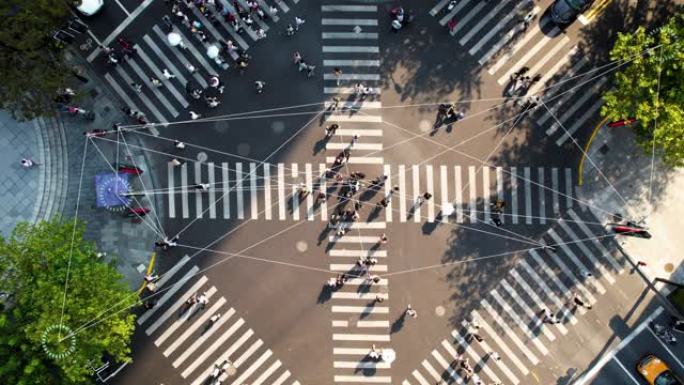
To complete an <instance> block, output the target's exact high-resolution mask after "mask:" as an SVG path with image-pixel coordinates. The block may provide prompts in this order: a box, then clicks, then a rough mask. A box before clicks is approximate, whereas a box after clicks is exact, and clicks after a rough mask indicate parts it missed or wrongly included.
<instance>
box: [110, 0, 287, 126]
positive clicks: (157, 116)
mask: <svg viewBox="0 0 684 385" xmlns="http://www.w3.org/2000/svg"><path fill="white" fill-rule="evenodd" d="M298 1H299V0H259V1H257V3H258V4H259V7H260V8H261V10H262V11H263V12H265V13H266V14H267V15H268V14H270V7H271V5H273V6H274V7H275V8H276V9H277V10H278V13H277V14H275V15H272V16H271V17H267V19H266V21H263V20H261V19H260V18H259V17H258V16H257V15H256V14H253V15H252V18H253V19H254V20H255V27H254V28H262V29H264V31H266V32H268V30H269V23H276V22H278V20H279V19H280V17H279V16H278V15H281V16H282V15H284V14H285V13H287V12H289V10H290V6H288V4H287V2H291V3H292V4H296V3H297V2H298ZM221 2H222V4H223V5H224V7H226V9H227V10H228V11H230V12H231V13H233V15H235V17H236V18H238V19H240V17H239V15H238V14H237V13H236V12H235V11H234V8H233V5H232V4H233V3H232V2H230V1H225V0H221ZM241 6H242V7H245V8H246V9H249V8H248V7H247V3H246V2H244V1H242V2H241ZM186 14H187V15H188V17H190V20H191V21H193V20H196V21H198V22H200V23H201V24H202V25H203V28H202V29H203V31H204V32H205V33H206V35H207V37H208V38H209V39H208V40H207V42H202V41H201V40H200V39H199V37H197V36H196V35H195V34H193V33H192V32H191V31H190V30H189V29H188V28H186V27H185V26H183V25H182V24H181V23H180V22H178V19H177V18H176V17H175V16H174V15H169V16H170V17H171V20H172V21H173V23H174V31H175V32H176V33H178V34H179V35H181V36H182V38H183V45H184V46H185V47H186V48H185V49H184V48H181V47H179V46H177V47H172V46H171V45H170V44H169V42H168V38H167V36H166V35H167V34H166V32H165V31H164V29H163V23H162V21H161V19H160V20H159V24H158V25H153V26H152V28H151V29H150V30H148V32H147V33H145V34H143V35H142V37H141V38H140V39H136V40H135V41H134V43H135V48H136V52H137V53H136V54H135V55H133V57H131V58H129V59H128V60H121V61H120V62H119V64H118V65H117V66H116V67H114V68H112V69H110V70H109V71H108V72H107V73H105V74H104V78H105V80H106V82H107V84H108V85H109V86H110V87H111V88H112V90H114V93H115V94H116V95H117V96H118V97H119V98H120V99H121V100H122V101H123V102H124V105H126V106H127V107H129V108H131V109H132V110H135V111H141V112H143V113H145V115H146V117H147V121H149V122H161V123H166V122H171V121H174V120H187V119H188V118H189V114H188V110H189V109H191V107H192V105H196V104H198V103H199V104H200V105H201V107H204V106H203V104H204V101H202V100H197V101H196V100H193V99H192V98H191V97H190V96H189V95H188V94H187V92H186V84H187V83H188V82H192V84H197V85H198V86H200V87H201V88H204V89H205V88H207V79H208V77H209V76H210V75H215V74H218V75H219V76H220V77H222V78H223V79H224V80H227V77H228V76H230V75H232V72H231V71H229V70H226V69H225V66H224V65H222V64H221V63H220V62H219V61H216V60H214V59H211V58H209V57H208V56H207V54H206V52H207V48H208V47H209V45H211V44H217V43H216V42H220V41H228V40H232V41H233V42H234V43H235V45H236V46H237V47H239V48H241V49H242V50H248V49H249V48H250V47H251V45H253V44H256V41H257V37H256V34H255V33H254V31H253V30H252V29H251V28H249V27H246V26H244V23H242V21H241V20H240V21H239V23H242V25H243V27H244V30H245V31H246V33H241V34H239V33H237V32H236V31H235V30H234V28H233V27H232V26H231V25H230V24H229V23H228V22H226V21H225V19H224V18H223V17H222V16H220V15H219V16H218V17H217V18H216V21H215V22H213V23H212V22H210V21H209V20H208V19H207V18H206V17H205V16H204V15H203V14H202V13H201V12H199V10H197V9H196V7H192V8H191V9H190V11H189V12H186ZM231 56H232V57H231ZM235 57H237V54H233V55H228V54H226V55H225V60H226V62H227V64H228V65H229V66H230V67H234V65H233V59H234V58H235ZM103 60H104V59H103ZM192 67H194V69H195V71H194V72H191V71H190V68H192ZM165 69H166V70H167V71H168V72H169V73H171V74H172V75H174V76H175V78H172V79H166V78H165V77H164V75H163V72H164V70H165ZM229 74H230V75H229ZM152 78H155V79H158V80H160V81H161V85H160V86H155V85H154V84H152V81H151V79H152ZM132 83H135V84H140V85H142V86H143V87H142V90H141V91H140V92H136V90H135V89H134V88H133V86H132ZM202 109H204V108H202ZM153 132H156V131H153Z"/></svg>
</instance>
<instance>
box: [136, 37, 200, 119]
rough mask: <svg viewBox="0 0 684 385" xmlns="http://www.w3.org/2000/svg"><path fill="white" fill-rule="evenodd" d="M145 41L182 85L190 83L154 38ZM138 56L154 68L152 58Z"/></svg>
mask: <svg viewBox="0 0 684 385" xmlns="http://www.w3.org/2000/svg"><path fill="white" fill-rule="evenodd" d="M143 41H145V43H146V44H147V46H148V47H150V49H151V50H152V52H154V55H155V56H156V57H158V58H159V59H161V61H162V62H163V63H164V65H165V66H166V67H167V69H168V70H169V71H171V73H172V74H174V75H175V76H176V78H177V79H178V80H179V82H180V84H185V83H187V82H188V80H187V79H186V78H185V76H183V73H182V72H181V71H179V70H178V68H176V66H175V65H174V64H173V61H171V60H169V58H168V57H167V56H166V54H165V53H164V52H163V51H162V50H161V48H159V46H158V45H157V44H155V42H154V40H152V38H151V37H150V36H149V35H145V36H143ZM138 56H140V57H141V58H142V59H143V60H144V61H145V62H149V63H148V67H150V68H152V66H153V65H154V63H153V62H152V60H150V58H149V57H148V56H147V54H146V53H144V52H143V54H142V55H138ZM157 76H158V77H159V79H165V78H164V76H163V75H161V73H159V74H158V75H157ZM162 81H163V80H162ZM168 83H171V81H168ZM203 87H206V86H203ZM174 89H175V87H174ZM183 99H184V100H185V98H183ZM183 107H186V106H183Z"/></svg>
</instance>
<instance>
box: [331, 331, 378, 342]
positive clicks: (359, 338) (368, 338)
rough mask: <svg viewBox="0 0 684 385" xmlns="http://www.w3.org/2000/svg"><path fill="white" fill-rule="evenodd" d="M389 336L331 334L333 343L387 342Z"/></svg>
mask: <svg viewBox="0 0 684 385" xmlns="http://www.w3.org/2000/svg"><path fill="white" fill-rule="evenodd" d="M389 340H390V336H389V334H347V333H336V334H333V341H375V342H389Z"/></svg>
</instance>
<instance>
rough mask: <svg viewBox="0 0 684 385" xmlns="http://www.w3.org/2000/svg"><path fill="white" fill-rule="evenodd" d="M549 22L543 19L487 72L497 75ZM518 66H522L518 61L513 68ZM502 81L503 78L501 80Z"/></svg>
mask: <svg viewBox="0 0 684 385" xmlns="http://www.w3.org/2000/svg"><path fill="white" fill-rule="evenodd" d="M549 20H550V19H549V18H544V19H542V22H541V23H540V24H539V25H538V26H534V27H533V28H532V30H531V31H529V32H527V34H525V36H524V37H523V38H522V39H520V40H519V41H518V42H517V43H516V44H515V45H514V46H513V48H511V49H510V50H507V52H506V53H505V54H504V55H501V58H500V59H499V60H498V61H497V62H496V63H495V64H494V65H493V66H491V67H490V68H489V70H488V71H487V72H489V74H490V75H494V74H495V73H496V72H497V71H498V70H499V69H501V67H503V66H504V64H506V63H507V62H508V60H510V58H512V57H513V56H514V55H515V54H516V53H517V52H518V51H519V50H520V49H521V48H522V47H523V46H524V45H526V44H527V43H528V42H529V41H530V40H532V38H533V37H535V35H536V34H537V33H539V32H541V30H542V28H545V27H546V24H548V22H549ZM556 33H558V30H557V28H556ZM547 37H548V36H545V37H544V38H545V39H546V38H547ZM546 41H548V40H545V42H546ZM540 48H541V47H540ZM537 50H539V48H537ZM535 53H536V52H535ZM527 60H529V57H528V58H527ZM527 60H524V61H522V62H523V63H524V62H527ZM518 65H520V61H518V62H517V63H516V65H513V66H511V68H515V67H516V66H518ZM514 71H515V70H514ZM511 73H513V72H511ZM509 76H510V74H508V76H506V78H508V77H509ZM500 79H501V78H500ZM500 79H499V80H500ZM498 83H499V84H503V83H502V82H498Z"/></svg>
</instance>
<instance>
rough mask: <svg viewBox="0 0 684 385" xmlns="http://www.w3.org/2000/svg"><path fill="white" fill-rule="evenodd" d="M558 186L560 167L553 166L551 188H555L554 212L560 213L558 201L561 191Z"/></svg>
mask: <svg viewBox="0 0 684 385" xmlns="http://www.w3.org/2000/svg"><path fill="white" fill-rule="evenodd" d="M558 188H559V186H558V168H556V167H553V168H552V169H551V189H552V190H553V191H552V193H553V195H552V196H551V198H552V199H553V213H554V214H556V215H558V214H559V213H560V204H559V203H558V191H560V190H559V189H558Z"/></svg>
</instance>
